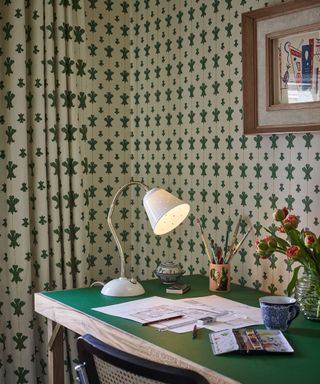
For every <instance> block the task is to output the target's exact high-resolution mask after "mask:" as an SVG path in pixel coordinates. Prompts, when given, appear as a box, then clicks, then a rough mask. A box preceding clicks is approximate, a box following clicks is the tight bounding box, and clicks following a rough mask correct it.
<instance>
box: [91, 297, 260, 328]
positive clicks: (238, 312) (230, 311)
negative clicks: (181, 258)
mask: <svg viewBox="0 0 320 384" xmlns="http://www.w3.org/2000/svg"><path fill="white" fill-rule="evenodd" d="M92 309H93V310H95V311H99V312H102V313H105V314H108V315H112V316H119V317H122V318H125V319H130V320H134V321H137V322H139V323H141V324H143V323H147V322H150V321H154V320H162V321H161V322H159V323H156V324H152V325H151V326H153V327H156V328H157V329H159V331H166V330H168V331H172V332H176V333H183V332H189V331H191V330H192V329H193V326H194V324H196V323H197V320H198V319H200V318H202V317H205V316H212V317H216V321H215V322H214V323H211V324H205V325H203V326H199V328H202V327H204V328H208V329H210V330H212V331H219V330H222V329H231V328H241V327H246V326H251V325H257V324H262V321H261V315H260V308H256V307H251V306H248V305H245V304H241V303H238V302H236V301H233V300H229V299H225V298H222V297H219V296H216V295H210V296H204V297H198V298H189V299H180V300H171V299H166V298H162V297H158V296H153V297H149V298H146V299H140V300H139V299H138V300H134V301H131V302H127V303H122V304H115V305H110V306H105V307H99V308H92ZM177 315H183V317H181V318H179V319H175V320H167V321H165V320H164V319H166V318H168V317H172V316H177Z"/></svg>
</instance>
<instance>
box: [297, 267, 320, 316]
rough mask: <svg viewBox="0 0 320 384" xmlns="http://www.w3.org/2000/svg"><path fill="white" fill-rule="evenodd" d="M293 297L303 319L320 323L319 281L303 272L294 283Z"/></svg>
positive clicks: (306, 271)
mask: <svg viewBox="0 0 320 384" xmlns="http://www.w3.org/2000/svg"><path fill="white" fill-rule="evenodd" d="M295 296H296V300H297V302H298V304H299V307H300V311H301V312H302V313H303V315H304V317H305V318H306V319H308V320H316V321H320V279H319V278H318V277H316V276H314V275H313V274H312V273H311V272H310V271H308V270H305V272H304V274H303V275H302V277H301V278H300V279H298V281H297V283H296V287H295Z"/></svg>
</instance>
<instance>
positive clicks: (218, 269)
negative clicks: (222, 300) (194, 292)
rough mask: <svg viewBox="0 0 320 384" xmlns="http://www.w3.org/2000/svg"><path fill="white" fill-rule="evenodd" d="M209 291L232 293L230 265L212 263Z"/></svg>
mask: <svg viewBox="0 0 320 384" xmlns="http://www.w3.org/2000/svg"><path fill="white" fill-rule="evenodd" d="M209 291H214V292H229V291H230V265H229V264H212V263H210V265H209Z"/></svg>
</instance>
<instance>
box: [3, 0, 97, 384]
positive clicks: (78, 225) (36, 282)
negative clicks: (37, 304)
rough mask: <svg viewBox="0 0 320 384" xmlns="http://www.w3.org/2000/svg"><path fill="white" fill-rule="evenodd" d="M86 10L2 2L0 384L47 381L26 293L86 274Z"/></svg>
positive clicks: (75, 5)
mask: <svg viewBox="0 0 320 384" xmlns="http://www.w3.org/2000/svg"><path fill="white" fill-rule="evenodd" d="M84 17H85V15H84V6H83V1H72V2H71V1H70V2H69V1H66V2H59V3H58V2H56V1H53V2H52V1H43V2H40V1H32V2H24V1H14V2H5V3H3V5H2V6H1V20H0V23H1V25H0V46H1V49H0V51H1V52H0V60H1V68H2V69H3V72H2V74H1V79H0V100H1V103H0V170H1V172H0V222H1V227H0V260H1V264H0V290H1V292H2V295H1V296H0V382H4V383H10V384H11V383H45V382H46V381H47V379H46V375H47V360H46V343H47V340H46V326H45V323H44V319H42V318H41V316H36V315H35V314H34V312H33V294H34V292H37V291H41V290H49V289H65V288H73V287H77V286H80V285H81V284H82V283H83V282H84V281H85V280H87V278H88V276H86V273H87V268H86V265H85V262H84V261H85V260H86V257H87V252H88V251H89V248H88V246H89V241H88V237H87V234H86V226H87V217H88V208H87V205H86V202H85V198H84V196H85V194H86V188H87V187H86V186H87V181H88V179H87V177H88V175H87V174H86V173H85V171H84V167H83V166H82V164H81V163H82V161H83V160H82V158H83V157H85V156H84V155H85V151H86V145H87V143H86V140H87V139H86V135H85V134H84V133H83V132H84V130H85V129H86V128H85V127H86V121H87V93H88V89H87V75H86V71H87V68H86V45H85V44H86V32H85V23H84ZM67 350H69V351H70V346H68V348H67ZM67 356H69V355H67ZM72 356H73V357H75V356H74V355H72ZM69 363H70V362H69ZM68 370H70V365H69V367H68ZM69 373H70V371H69Z"/></svg>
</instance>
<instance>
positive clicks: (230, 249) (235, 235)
mask: <svg viewBox="0 0 320 384" xmlns="http://www.w3.org/2000/svg"><path fill="white" fill-rule="evenodd" d="M241 220H242V216H241V215H240V217H239V221H238V223H237V225H236V228H235V230H234V233H233V236H232V239H231V243H230V247H229V249H228V251H227V254H226V255H225V260H224V261H225V263H227V261H228V260H229V259H230V257H231V254H232V250H233V247H234V243H235V242H236V240H237V236H238V231H239V227H240V223H241Z"/></svg>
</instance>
